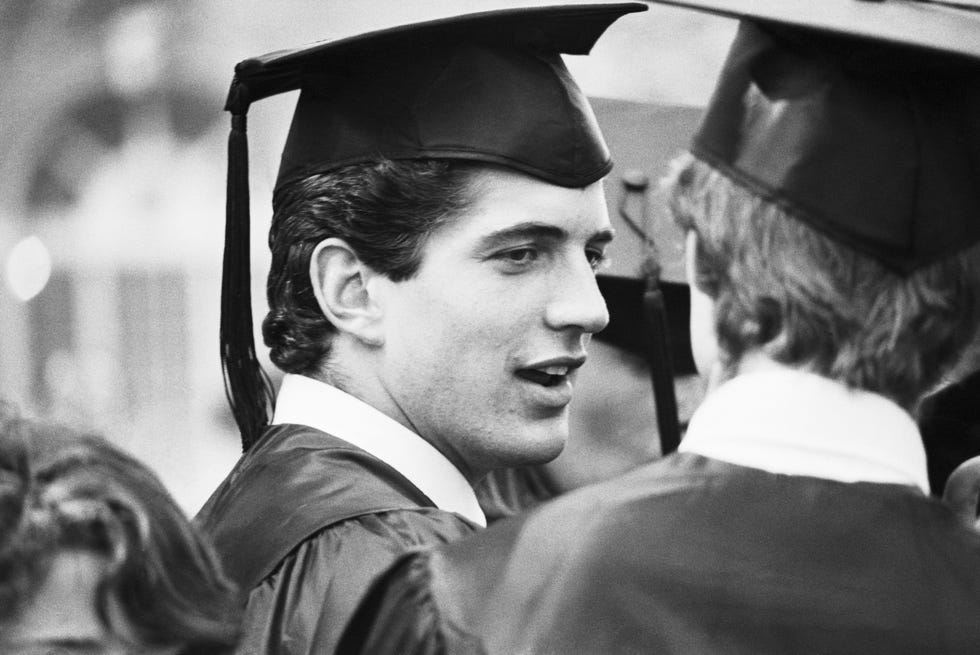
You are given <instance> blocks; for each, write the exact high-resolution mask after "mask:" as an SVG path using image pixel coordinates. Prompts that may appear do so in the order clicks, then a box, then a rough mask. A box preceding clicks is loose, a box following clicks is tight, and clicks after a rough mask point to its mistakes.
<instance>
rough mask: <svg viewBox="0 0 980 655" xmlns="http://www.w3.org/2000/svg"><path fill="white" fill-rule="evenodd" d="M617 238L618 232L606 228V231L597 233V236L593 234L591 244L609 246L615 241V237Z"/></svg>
mask: <svg viewBox="0 0 980 655" xmlns="http://www.w3.org/2000/svg"><path fill="white" fill-rule="evenodd" d="M615 236H616V231H615V230H613V229H610V228H606V229H605V230H599V231H598V232H596V233H595V234H593V235H592V238H591V239H589V243H601V244H607V243H609V242H610V241H612V240H613V237H615Z"/></svg>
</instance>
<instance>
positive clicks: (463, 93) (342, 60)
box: [221, 2, 646, 449]
mask: <svg viewBox="0 0 980 655" xmlns="http://www.w3.org/2000/svg"><path fill="white" fill-rule="evenodd" d="M644 10H646V6H645V5H643V4H641V3H636V2H627V3H620V4H595V5H566V6H549V7H529V8H520V9H507V10H499V11H488V12H481V13H475V14H468V15H463V16H455V17H451V18H446V19H441V20H435V21H429V22H424V23H416V24H412V25H404V26H399V27H394V28H390V29H386V30H381V31H376V32H370V33H367V34H361V35H358V36H353V37H350V38H346V39H341V40H338V41H331V42H324V43H318V44H315V45H312V46H308V47H304V48H299V49H296V50H287V51H280V52H274V53H270V54H268V55H264V56H261V57H257V58H253V59H247V60H245V61H242V62H241V63H239V64H238V65H237V66H236V67H235V78H234V80H233V82H232V86H231V90H230V92H229V96H228V101H227V103H226V107H225V108H226V109H227V110H228V111H229V112H231V113H232V134H231V137H230V138H229V167H228V207H227V216H226V228H225V229H226V232H225V256H224V270H223V281H222V309H221V357H222V365H223V367H224V371H225V382H226V389H227V392H228V397H229V402H230V403H231V407H232V411H233V413H234V415H235V419H236V422H237V423H238V426H239V429H240V430H241V432H242V438H243V443H244V445H245V448H246V449H247V448H248V447H249V445H250V444H251V443H252V442H253V441H254V439H256V438H257V436H258V433H259V431H260V430H261V429H262V427H264V425H265V424H266V423H267V421H268V418H267V417H268V413H269V410H270V409H271V406H272V403H273V400H272V394H271V389H270V385H269V384H268V381H267V380H266V379H265V376H264V374H263V373H262V370H261V367H260V366H259V364H258V361H257V359H256V355H255V345H254V340H253V337H252V311H251V301H250V287H251V284H250V271H249V243H248V234H249V212H248V210H249V207H248V204H249V200H248V168H247V157H248V153H247V145H246V142H245V114H246V112H247V111H248V108H249V106H250V104H251V103H253V102H255V101H257V100H261V99H263V98H266V97H269V96H272V95H276V94H280V93H284V92H288V91H294V90H300V97H299V100H298V102H297V106H296V112H295V114H294V117H293V123H292V126H291V128H290V132H289V135H288V137H287V141H286V146H285V149H284V151H283V155H282V162H281V165H280V169H279V176H278V179H277V181H276V188H277V189H278V188H281V187H283V186H284V185H287V184H289V183H290V182H293V181H295V180H298V179H301V178H304V177H307V176H309V175H312V174H316V173H323V172H327V171H330V170H333V169H336V168H339V167H343V166H346V165H350V164H356V163H365V162H370V161H377V160H378V159H379V158H382V157H383V158H387V159H457V160H467V161H477V162H484V163H488V164H492V165H498V166H504V167H507V168H510V169H512V170H516V171H519V172H521V173H525V174H528V175H531V176H534V177H536V178H539V179H541V180H544V181H546V182H549V183H551V184H556V185H560V186H566V187H584V186H587V185H589V184H591V183H593V182H596V181H597V180H599V179H601V178H602V177H603V176H605V175H606V174H607V173H608V172H609V170H610V168H611V167H612V162H611V160H610V156H609V150H608V148H607V147H606V144H605V142H604V141H603V138H602V135H601V133H600V131H599V128H598V125H597V124H596V120H595V117H594V115H593V113H592V110H591V108H590V107H589V104H588V101H587V100H586V98H585V95H584V94H583V93H582V91H581V90H580V89H579V88H578V86H577V85H576V84H575V82H574V80H573V79H572V78H571V75H570V74H569V73H568V70H567V69H566V68H565V65H564V63H563V61H562V59H561V54H563V53H564V54H588V52H589V51H590V50H591V48H592V46H593V44H594V43H595V42H596V40H597V39H598V38H599V37H600V36H601V35H602V33H603V32H604V31H605V30H606V28H607V27H608V26H609V25H610V24H611V23H612V22H613V21H615V20H616V19H617V18H619V17H620V16H622V15H624V14H627V13H631V12H637V11H644Z"/></svg>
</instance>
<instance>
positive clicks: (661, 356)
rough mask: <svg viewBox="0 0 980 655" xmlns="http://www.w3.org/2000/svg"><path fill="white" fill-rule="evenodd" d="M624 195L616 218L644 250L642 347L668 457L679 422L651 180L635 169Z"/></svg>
mask: <svg viewBox="0 0 980 655" xmlns="http://www.w3.org/2000/svg"><path fill="white" fill-rule="evenodd" d="M622 184H623V195H622V197H621V198H620V201H619V207H618V210H619V215H620V217H621V218H622V219H623V220H624V221H625V222H626V225H627V227H629V228H630V230H632V231H633V232H634V233H636V235H637V236H638V237H639V238H640V243H641V248H642V250H643V255H642V262H643V263H642V266H641V269H642V270H641V271H640V277H641V278H642V279H644V280H646V291H645V292H644V294H643V315H642V317H641V322H642V324H643V328H644V329H643V345H644V350H645V351H646V355H647V364H649V366H650V382H651V383H652V385H653V400H654V403H655V404H656V407H657V430H658V432H659V434H660V452H661V454H663V455H669V454H670V453H672V452H674V451H675V450H677V447H678V446H679V445H680V443H681V429H680V419H679V418H678V413H677V396H676V393H675V391H674V365H673V361H672V360H671V357H670V352H671V351H670V334H669V332H668V330H669V327H668V323H667V306H666V304H665V302H664V293H663V291H662V290H661V288H660V264H659V262H658V259H659V258H658V256H657V245H656V244H655V243H654V242H653V239H652V238H651V237H650V234H652V230H651V229H650V226H648V225H647V223H649V218H650V217H649V212H648V207H647V188H648V187H649V186H650V180H649V178H648V177H647V175H646V174H645V173H643V172H642V171H637V170H630V171H626V172H625V173H624V174H623V178H622ZM631 201H638V202H639V208H638V212H637V213H638V214H639V215H638V216H633V215H632V214H631V212H630V204H631Z"/></svg>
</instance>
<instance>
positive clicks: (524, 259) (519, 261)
mask: <svg viewBox="0 0 980 655" xmlns="http://www.w3.org/2000/svg"><path fill="white" fill-rule="evenodd" d="M538 256H539V253H538V251H537V250H536V249H534V248H514V249H513V250H507V251H505V252H502V253H500V258H501V259H503V260H504V261H505V262H507V263H508V264H516V265H526V264H530V263H531V262H533V261H535V260H536V259H537V258H538Z"/></svg>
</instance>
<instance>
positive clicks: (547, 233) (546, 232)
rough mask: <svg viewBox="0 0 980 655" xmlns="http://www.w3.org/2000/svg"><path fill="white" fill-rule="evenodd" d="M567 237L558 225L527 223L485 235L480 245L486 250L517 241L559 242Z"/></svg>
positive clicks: (566, 233)
mask: <svg viewBox="0 0 980 655" xmlns="http://www.w3.org/2000/svg"><path fill="white" fill-rule="evenodd" d="M566 237H568V232H567V231H566V230H564V229H562V228H560V227H558V226H557V225H552V224H550V223H535V222H534V221H527V222H524V223H516V224H514V225H509V226H507V227H505V228H501V229H499V230H495V231H493V232H490V233H489V234H486V235H484V236H483V237H482V238H481V239H480V245H481V246H482V247H484V248H494V247H497V246H503V245H506V244H508V243H510V242H511V241H514V240H517V239H527V238H538V239H551V240H554V241H558V240H561V239H564V238H566Z"/></svg>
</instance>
